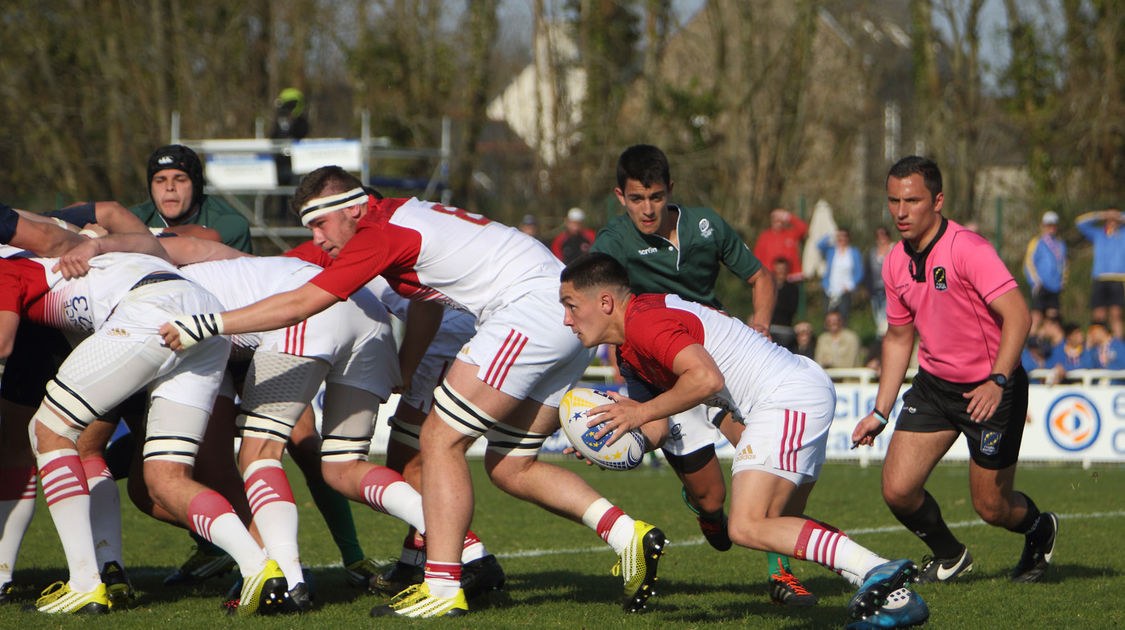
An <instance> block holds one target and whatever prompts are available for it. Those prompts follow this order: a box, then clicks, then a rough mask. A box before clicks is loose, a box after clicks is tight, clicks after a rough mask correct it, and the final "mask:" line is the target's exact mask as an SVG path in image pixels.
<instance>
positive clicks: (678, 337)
mask: <svg viewBox="0 0 1125 630" xmlns="http://www.w3.org/2000/svg"><path fill="white" fill-rule="evenodd" d="M702 332H703V327H702V325H701V324H700V323H699V319H698V318H696V317H695V316H694V315H692V314H691V313H688V312H687V311H681V310H678V309H668V308H653V309H645V310H640V309H638V311H637V312H636V313H634V314H633V317H631V318H630V321H629V323H628V326H627V327H626V330H625V338H626V342H627V343H628V344H629V345H631V346H632V347H633V348H634V349H636V351H637V352H638V353H639V354H642V355H644V356H646V357H647V358H651V359H652V360H654V361H656V362H657V363H658V364H659V365H660V367H661V368H663V369H664V370H666V371H667V372H668V373H671V372H672V363H673V362H674V361H675V360H676V355H678V354H679V353H680V352H681V351H682V350H683V349H684V348H686V347H688V346H690V345H693V344H697V343H698V344H702V343H703V336H702Z"/></svg>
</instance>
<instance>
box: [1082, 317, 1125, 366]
mask: <svg viewBox="0 0 1125 630" xmlns="http://www.w3.org/2000/svg"><path fill="white" fill-rule="evenodd" d="M1080 365H1081V366H1082V367H1083V368H1084V369H1087V370H1125V341H1122V340H1121V339H1118V338H1116V337H1112V336H1110V334H1109V330H1107V329H1106V326H1105V323H1104V322H1098V321H1095V322H1093V323H1091V324H1090V328H1089V329H1087V331H1086V351H1085V352H1083V353H1082V360H1081V361H1080Z"/></svg>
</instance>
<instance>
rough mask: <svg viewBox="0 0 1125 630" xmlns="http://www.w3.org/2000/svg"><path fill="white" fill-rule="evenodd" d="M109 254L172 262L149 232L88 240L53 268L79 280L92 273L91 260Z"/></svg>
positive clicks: (113, 235) (68, 253) (75, 247)
mask: <svg viewBox="0 0 1125 630" xmlns="http://www.w3.org/2000/svg"><path fill="white" fill-rule="evenodd" d="M108 252H132V253H135V254H148V255H149V256H155V257H157V258H160V259H163V260H166V261H168V262H172V260H171V259H170V258H169V257H168V254H167V253H166V252H165V251H164V248H163V247H161V245H160V243H159V242H158V241H157V240H156V237H154V236H153V235H152V234H151V233H150V232H149V231H148V230H145V231H144V232H129V233H125V234H107V235H106V236H103V237H101V238H86V239H83V242H81V243H78V244H77V245H75V246H74V247H72V248H70V250H69V251H67V252H66V253H65V254H63V255H62V256H59V262H58V263H57V264H56V265H55V266H54V267H53V268H52V271H57V272H59V273H61V274H62V275H63V277H64V278H67V279H70V278H77V277H79V276H84V275H86V272H88V271H90V264H89V263H90V259H91V258H93V257H94V256H97V255H99V254H105V253H108Z"/></svg>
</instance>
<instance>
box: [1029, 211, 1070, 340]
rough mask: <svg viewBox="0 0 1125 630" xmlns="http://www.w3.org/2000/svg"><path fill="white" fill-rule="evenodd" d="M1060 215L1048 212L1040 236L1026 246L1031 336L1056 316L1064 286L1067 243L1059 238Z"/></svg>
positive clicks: (1041, 225) (1041, 224) (1040, 226)
mask: <svg viewBox="0 0 1125 630" xmlns="http://www.w3.org/2000/svg"><path fill="white" fill-rule="evenodd" d="M1058 233H1059V215H1058V214H1056V213H1055V212H1051V211H1047V212H1045V213H1043V220H1042V221H1041V222H1040V224H1039V235H1038V236H1036V237H1035V238H1033V239H1031V242H1030V243H1028V244H1027V253H1026V254H1025V255H1024V257H1023V274H1024V276H1026V277H1027V283H1028V284H1029V285H1030V286H1031V336H1035V335H1038V334H1039V327H1040V325H1042V323H1043V317H1044V316H1047V317H1058V316H1059V294H1060V293H1062V288H1063V285H1064V284H1065V283H1066V266H1067V265H1066V243H1064V242H1062V240H1061V239H1059V238H1058Z"/></svg>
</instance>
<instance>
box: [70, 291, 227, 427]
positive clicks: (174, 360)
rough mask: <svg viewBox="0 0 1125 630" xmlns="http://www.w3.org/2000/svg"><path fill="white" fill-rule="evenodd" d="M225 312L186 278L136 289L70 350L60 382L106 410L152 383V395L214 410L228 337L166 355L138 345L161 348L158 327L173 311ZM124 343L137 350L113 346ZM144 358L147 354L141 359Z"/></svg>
mask: <svg viewBox="0 0 1125 630" xmlns="http://www.w3.org/2000/svg"><path fill="white" fill-rule="evenodd" d="M222 310H223V307H222V305H221V304H219V301H218V299H216V298H215V296H213V295H211V294H210V293H208V292H206V291H205V290H203V289H202V288H200V287H199V286H198V285H195V284H192V283H189V282H188V281H186V280H169V281H166V282H158V283H155V284H149V285H145V286H143V287H140V288H138V289H133V290H132V291H130V292H129V293H127V294H126V295H125V297H124V298H122V299H121V301H120V302H118V304H117V306H116V308H114V310H113V312H112V313H111V314H110V316H109V318H108V319H106V321H105V323H104V324H103V325H102V326H101V327H100V328H98V329H97V330H96V331H94V334H93V335H91V336H90V337H89V338H87V339H86V340H85V341H84V342H82V343H81V344H79V346H78V347H77V348H75V350H74V351H73V352H71V354H70V356H68V357H67V359H66V361H64V362H63V365H62V366H60V368H59V380H60V381H61V382H64V383H67V384H68V385H69V386H71V387H74V388H76V389H78V388H82V389H83V390H84V391H80V392H78V394H79V395H80V396H81V397H83V398H85V399H87V400H90V401H91V402H93V403H95V406H97V407H102V408H105V409H109V408H112V407H113V406H114V405H116V404H117V403H119V402H121V401H122V400H124V399H125V398H127V397H128V396H129V395H131V394H132V393H133V392H135V391H137V390H138V389H140V388H142V387H144V386H145V385H149V384H151V386H152V392H151V395H152V396H153V397H160V398H165V399H167V400H171V401H173V402H177V403H180V404H183V405H188V406H190V407H195V408H197V409H203V410H205V411H207V412H208V413H210V411H211V408H212V406H213V405H214V403H215V395H216V393H217V392H218V390H219V385H220V384H221V383H222V380H223V372H224V370H225V369H226V363H227V356H228V354H229V353H230V342H229V341H228V340H227V339H226V338H225V337H216V338H213V340H212V339H208V340H206V341H205V342H204V343H201V344H199V345H197V346H193V347H192V348H189V349H188V350H185V351H182V352H173V351H172V350H170V349H167V348H161V350H160V351H157V352H158V353H159V354H160V355H162V356H157V355H156V354H153V352H152V351H150V350H143V349H142V348H141V347H140V345H149V346H154V347H155V346H162V341H161V340H160V337H159V335H158V334H157V331H158V330H159V329H160V326H161V325H162V324H163V323H164V322H167V321H168V320H169V319H171V317H172V316H174V315H177V314H180V313H215V312H220V311H222ZM121 344H131V345H137V348H136V349H135V351H130V350H123V349H121V348H116V347H115V346H119V345H121ZM123 352H124V354H123ZM127 355H128V356H135V359H129V358H126V356H127ZM141 356H145V357H146V358H145V359H143V360H140V357H141ZM156 362H159V365H157V364H156Z"/></svg>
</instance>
